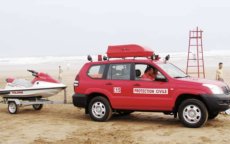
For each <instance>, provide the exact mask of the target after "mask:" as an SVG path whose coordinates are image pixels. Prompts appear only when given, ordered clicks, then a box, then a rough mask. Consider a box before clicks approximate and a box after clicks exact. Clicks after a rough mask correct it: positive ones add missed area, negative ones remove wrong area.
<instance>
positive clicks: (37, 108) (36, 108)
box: [33, 104, 43, 110]
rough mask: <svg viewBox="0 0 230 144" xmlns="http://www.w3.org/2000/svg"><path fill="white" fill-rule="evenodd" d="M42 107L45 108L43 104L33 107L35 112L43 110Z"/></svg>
mask: <svg viewBox="0 0 230 144" xmlns="http://www.w3.org/2000/svg"><path fill="white" fill-rule="evenodd" d="M42 107H43V104H34V105H33V108H34V110H41V109H42Z"/></svg>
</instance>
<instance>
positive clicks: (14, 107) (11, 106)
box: [8, 102, 18, 114]
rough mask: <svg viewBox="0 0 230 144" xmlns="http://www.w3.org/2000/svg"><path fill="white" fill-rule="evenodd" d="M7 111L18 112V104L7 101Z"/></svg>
mask: <svg viewBox="0 0 230 144" xmlns="http://www.w3.org/2000/svg"><path fill="white" fill-rule="evenodd" d="M8 112H9V113H10V114H16V113H17V112H18V105H17V104H16V103H15V102H9V103H8Z"/></svg>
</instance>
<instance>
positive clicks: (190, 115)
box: [183, 105, 201, 124]
mask: <svg viewBox="0 0 230 144" xmlns="http://www.w3.org/2000/svg"><path fill="white" fill-rule="evenodd" d="M183 117H184V120H185V121H186V122H188V123H191V124H195V123H197V122H199V121H200V119H201V110H200V108H199V107H198V106H196V105H188V106H186V107H185V108H184V110H183Z"/></svg>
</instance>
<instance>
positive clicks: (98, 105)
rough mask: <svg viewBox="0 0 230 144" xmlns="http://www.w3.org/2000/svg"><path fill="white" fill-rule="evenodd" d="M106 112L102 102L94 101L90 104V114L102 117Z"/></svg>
mask: <svg viewBox="0 0 230 144" xmlns="http://www.w3.org/2000/svg"><path fill="white" fill-rule="evenodd" d="M105 113H106V108H105V105H104V104H103V103H102V102H95V103H94V104H93V105H92V114H93V115H94V116H95V117H96V118H99V119H100V118H103V117H104V116H105Z"/></svg>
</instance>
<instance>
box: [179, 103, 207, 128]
mask: <svg viewBox="0 0 230 144" xmlns="http://www.w3.org/2000/svg"><path fill="white" fill-rule="evenodd" d="M178 115H179V119H180V120H181V122H182V123H183V124H184V126H186V127H189V128H198V127H202V126H203V125H204V124H205V123H206V122H207V120H208V111H207V108H206V106H205V104H204V103H203V102H202V101H200V100H197V99H187V100H185V101H183V102H182V103H181V105H180V106H179V109H178Z"/></svg>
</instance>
